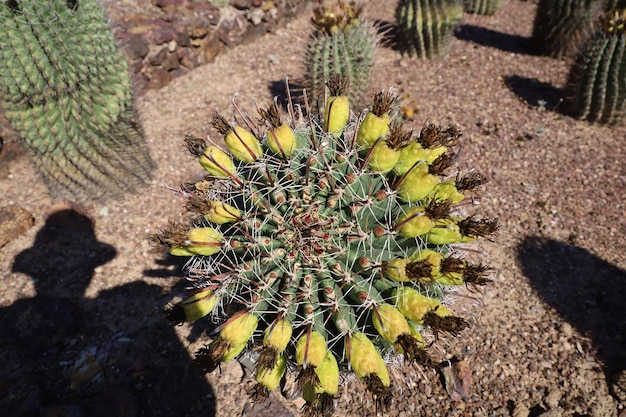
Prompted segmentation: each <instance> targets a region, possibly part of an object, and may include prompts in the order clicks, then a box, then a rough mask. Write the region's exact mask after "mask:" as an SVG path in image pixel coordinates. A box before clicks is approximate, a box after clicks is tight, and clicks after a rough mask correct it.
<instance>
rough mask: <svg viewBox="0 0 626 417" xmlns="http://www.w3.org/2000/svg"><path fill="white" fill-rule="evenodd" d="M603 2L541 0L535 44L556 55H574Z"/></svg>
mask: <svg viewBox="0 0 626 417" xmlns="http://www.w3.org/2000/svg"><path fill="white" fill-rule="evenodd" d="M603 5H604V3H603V2H601V1H598V0H539V4H538V6H537V13H536V15H535V21H534V23H533V33H532V37H531V44H532V48H533V49H534V51H535V52H536V53H538V54H541V55H547V56H552V57H554V58H563V57H569V56H574V55H575V54H576V53H577V52H578V50H579V49H580V46H581V45H582V44H583V43H584V42H585V40H586V39H587V38H588V37H589V36H590V34H591V33H590V30H589V29H590V26H591V24H592V23H593V22H594V21H595V20H596V18H597V17H598V16H599V15H600V14H601V13H602V10H603Z"/></svg>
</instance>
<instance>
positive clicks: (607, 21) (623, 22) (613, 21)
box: [599, 9, 626, 35]
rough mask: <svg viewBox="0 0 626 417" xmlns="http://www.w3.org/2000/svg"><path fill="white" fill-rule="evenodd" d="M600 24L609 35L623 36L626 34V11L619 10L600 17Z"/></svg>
mask: <svg viewBox="0 0 626 417" xmlns="http://www.w3.org/2000/svg"><path fill="white" fill-rule="evenodd" d="M599 20H600V24H601V25H602V28H603V29H604V33H606V34H607V35H623V34H625V33H626V9H618V10H613V11H610V12H607V13H605V14H603V15H602V16H600V19H599Z"/></svg>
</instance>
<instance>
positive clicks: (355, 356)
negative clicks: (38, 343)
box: [152, 75, 497, 415]
mask: <svg viewBox="0 0 626 417" xmlns="http://www.w3.org/2000/svg"><path fill="white" fill-rule="evenodd" d="M328 87H329V90H330V92H331V97H330V100H332V101H333V103H336V105H330V106H326V114H325V115H324V117H323V118H321V117H320V118H319V119H318V118H309V119H307V120H303V121H297V120H295V119H294V118H293V116H292V117H290V118H289V120H288V121H282V120H281V117H280V116H279V115H278V110H277V109H276V105H275V103H270V105H269V108H268V109H261V110H260V114H261V115H262V116H263V118H264V119H265V122H264V125H263V126H260V127H259V126H255V125H254V124H253V123H252V122H251V121H250V120H239V121H237V122H235V123H233V124H232V125H231V126H233V129H235V126H243V125H246V126H247V127H248V128H249V129H250V130H249V131H250V132H253V133H254V135H255V136H256V137H258V138H259V139H258V143H261V144H263V148H264V153H263V154H262V155H257V158H256V160H255V161H253V162H246V161H245V159H239V162H238V163H236V171H235V172H232V171H230V170H228V169H224V170H222V171H221V172H217V171H215V170H214V169H213V168H214V167H215V166H224V167H225V166H230V164H229V163H227V162H226V161H224V160H223V159H218V158H216V157H210V156H209V157H208V159H210V160H212V162H213V166H211V167H210V168H211V169H210V170H207V172H208V173H209V176H208V177H206V178H205V179H204V180H202V181H200V182H196V183H192V184H185V185H183V186H181V190H180V191H181V193H183V195H185V196H186V197H187V203H186V208H187V209H188V210H189V212H190V220H189V221H188V222H187V223H171V224H170V225H169V226H168V227H167V228H165V229H164V230H161V231H160V232H158V233H156V234H155V235H153V236H152V241H153V243H154V244H155V247H156V249H158V250H161V249H165V250H169V251H170V252H171V253H173V254H178V255H192V257H191V260H190V261H189V262H188V263H187V265H188V271H187V272H188V276H189V279H190V280H191V281H192V282H193V285H192V288H191V289H190V291H191V292H190V294H189V295H188V298H187V299H186V300H184V301H182V302H181V303H178V304H174V305H172V306H170V307H168V308H167V309H166V317H168V318H169V319H170V320H171V321H172V322H173V323H180V322H181V321H184V320H187V321H191V320H197V319H198V315H199V314H201V313H205V314H209V313H210V312H208V311H207V309H208V308H213V311H212V314H213V315H214V316H215V317H219V316H220V313H219V312H220V311H229V312H231V313H230V315H231V316H230V318H228V319H227V320H226V322H225V323H224V324H223V325H222V326H220V328H219V329H218V330H219V335H218V336H217V338H216V339H214V340H213V341H212V342H211V343H210V344H209V345H207V346H206V347H205V348H203V349H201V350H200V351H199V352H197V353H196V362H197V363H198V364H199V365H200V367H201V368H202V369H203V370H205V371H207V372H210V371H211V370H213V369H215V368H216V367H217V366H218V364H219V363H220V362H222V361H227V360H231V359H233V358H234V357H235V356H236V355H237V354H239V353H240V352H242V351H243V350H244V349H245V347H243V346H245V345H246V344H247V343H248V340H249V339H253V341H252V343H251V344H252V345H253V344H256V345H257V346H258V347H257V348H253V349H252V350H253V351H255V352H259V354H258V357H257V382H258V385H257V386H255V387H254V388H253V389H251V390H250V395H251V396H252V398H253V399H255V400H262V399H264V398H267V395H268V393H269V390H271V389H274V388H275V387H276V386H277V385H278V382H277V379H280V378H282V377H283V375H284V374H285V373H286V370H285V365H284V362H283V361H284V360H285V358H286V360H287V361H288V362H289V363H290V364H291V366H290V367H287V368H288V369H292V370H293V369H296V370H297V372H298V375H297V378H296V381H297V386H298V387H299V388H300V389H301V390H302V392H303V396H304V398H305V400H306V401H307V405H306V406H305V411H306V415H318V414H320V415H330V413H331V412H332V404H333V401H332V398H333V396H334V395H336V394H337V392H338V381H339V372H349V371H350V370H351V371H353V372H354V373H355V374H356V375H357V377H358V378H360V379H361V380H362V381H363V383H364V384H365V385H366V386H367V387H368V389H369V390H370V391H371V392H372V393H373V394H374V395H375V398H376V400H377V402H379V403H381V404H388V403H389V401H391V399H392V390H391V389H390V386H391V383H392V380H391V378H390V374H389V372H388V369H387V364H386V362H385V360H384V358H387V357H389V354H391V352H394V351H395V352H397V353H399V354H402V355H404V358H405V359H406V360H407V361H419V363H421V364H422V365H425V366H432V364H433V361H432V360H430V356H429V355H428V353H427V352H426V344H425V341H424V338H423V336H422V334H423V335H424V337H427V338H429V337H430V338H431V339H432V338H437V337H438V336H439V335H440V334H444V333H449V334H451V335H457V334H458V333H459V332H460V331H462V330H463V329H464V328H465V327H467V326H468V323H467V321H465V320H464V319H463V318H461V317H456V316H455V315H454V314H453V311H452V309H451V308H449V307H447V306H446V305H445V304H444V301H443V300H444V295H445V294H446V293H447V292H448V290H447V288H448V287H449V286H451V285H452V286H455V285H456V286H458V285H472V286H474V285H484V284H486V283H487V282H489V281H490V279H489V278H488V272H489V268H487V267H485V266H483V265H482V264H480V263H476V262H474V261H470V260H468V259H465V258H463V257H462V256H461V255H460V254H461V252H460V251H458V250H457V248H460V247H461V246H462V245H463V244H464V243H467V242H470V241H473V240H474V239H476V238H478V237H480V236H487V235H491V234H492V233H494V232H495V230H496V228H497V222H496V221H495V220H491V219H485V218H482V219H480V218H478V217H477V216H476V215H475V213H470V214H463V210H465V209H467V207H468V206H471V203H470V201H471V197H470V194H471V193H472V192H473V191H472V190H474V189H475V188H476V187H478V186H479V185H481V184H482V183H484V182H485V178H484V177H482V176H481V175H480V174H478V173H475V172H470V173H469V174H467V175H463V176H459V177H457V179H456V180H447V181H443V179H445V177H444V175H445V174H444V172H445V171H446V170H447V169H448V168H449V166H450V161H451V159H450V157H449V152H451V149H452V147H453V146H454V145H455V144H456V143H457V142H458V140H459V137H460V132H459V131H458V130H457V129H455V128H447V129H443V128H441V127H439V126H437V125H433V124H427V125H426V126H425V127H424V128H423V129H422V130H421V132H420V134H419V135H416V136H414V135H413V134H412V133H411V132H410V131H406V130H403V128H402V126H398V125H396V124H394V123H393V122H391V126H389V124H390V120H391V119H390V117H389V113H390V112H391V111H392V105H393V103H394V102H395V97H394V96H393V95H392V94H391V93H389V92H386V91H383V92H380V93H378V94H376V95H375V97H374V103H373V106H372V109H374V110H373V112H376V114H374V113H368V115H369V114H372V115H373V117H372V118H371V120H370V121H369V122H367V123H366V122H365V121H363V122H362V123H359V120H358V119H357V118H356V117H355V116H352V118H351V119H349V120H346V118H345V117H344V115H345V114H346V112H348V113H349V109H348V107H347V106H348V102H347V101H346V100H344V98H345V97H346V96H345V94H346V92H345V87H346V83H345V81H344V80H342V79H341V77H340V76H339V75H336V76H333V77H331V79H330V80H329V82H328ZM289 108H290V109H293V106H292V104H291V102H290V106H289ZM237 113H238V114H243V112H237ZM290 114H291V115H293V113H292V112H291V111H290ZM309 114H310V113H309ZM385 115H387V117H385ZM268 119H274V120H268ZM215 120H217V119H215ZM333 120H344V126H342V127H341V128H338V126H336V125H335V127H334V128H333V129H332V131H331V129H330V128H329V125H330V124H331V123H332V121H333ZM276 125H279V126H287V127H288V129H289V130H290V131H291V132H293V134H290V133H288V132H287V133H283V134H284V136H285V137H287V138H292V139H291V140H292V142H291V143H288V142H287V141H284V143H283V145H281V149H278V150H272V149H271V148H270V146H269V141H270V138H271V136H272V135H274V134H278V131H277V130H276V129H275V126H276ZM370 129H374V130H375V131H377V132H381V131H382V132H388V133H383V134H382V135H380V136H379V137H377V139H376V140H375V141H374V142H373V143H369V142H368V141H367V140H364V139H362V138H363V137H370V136H371V135H370V133H371V132H369V130H370ZM272 131H274V132H272ZM243 136H244V135H242V137H243ZM246 136H247V135H246ZM185 142H186V146H187V148H188V149H189V150H190V151H191V152H192V154H193V155H195V156H196V157H198V158H200V159H201V158H206V157H207V151H206V149H207V148H210V147H211V146H212V145H208V146H207V144H206V143H205V141H204V140H202V139H198V138H195V137H193V136H188V137H187V138H186V139H185ZM359 143H363V144H364V145H363V147H361V146H360V145H358V144H359ZM227 146H228V148H229V151H230V152H231V153H232V154H233V155H237V154H239V153H241V152H242V150H244V149H250V150H251V149H253V148H254V147H255V146H256V143H254V144H251V143H250V142H249V141H246V143H245V145H244V141H243V140H242V141H241V142H240V143H235V142H230V145H227ZM408 146H411V149H412V151H411V152H408V153H407V154H406V155H405V159H406V161H405V163H409V164H410V165H409V167H408V168H405V169H402V172H404V174H400V173H398V172H396V171H394V168H392V169H390V170H388V172H383V171H382V170H380V169H378V167H379V166H381V165H384V166H387V165H391V166H392V167H393V166H394V164H393V162H390V161H394V160H395V161H397V160H398V155H399V154H401V153H402V150H403V149H405V148H407V147H408ZM286 148H288V149H292V152H291V153H290V154H289V155H287V154H286V152H284V149H286ZM418 151H419V152H418ZM431 154H436V155H439V156H437V157H436V158H434V161H433V162H432V163H429V162H427V159H430V155H431ZM250 155H252V152H251V153H250V154H249V156H250ZM409 160H410V161H409ZM205 168H206V167H205ZM385 171H387V170H386V169H385ZM438 184H443V185H445V187H440V188H436V186H437V185H438ZM452 191H454V192H452ZM459 195H461V198H460V199H459V198H458V197H459ZM451 196H454V198H455V201H457V202H459V201H461V200H463V199H464V197H467V199H466V200H465V203H464V207H465V209H463V208H462V206H461V205H457V204H456V203H453V200H452V199H451V198H452V197H451ZM216 201H218V202H222V203H223V204H225V205H227V206H226V207H232V208H230V209H227V210H226V212H228V213H230V214H228V215H227V216H223V217H220V218H219V219H220V220H223V219H224V218H227V219H228V221H227V222H221V221H220V222H215V221H212V220H210V219H209V218H208V217H207V214H209V213H212V212H213V211H214V210H213V207H214V206H215V205H216V204H217V203H216ZM466 203H469V204H466ZM207 228H208V229H210V230H211V232H210V233H208V232H207V231H206V229H207ZM198 229H200V230H201V231H202V232H201V233H193V231H194V230H198ZM459 245H461V246H459ZM207 249H208V252H204V250H207ZM216 249H217V250H218V251H217V252H215V250H216ZM210 253H212V255H210ZM200 301H202V304H198V303H199V302H200ZM194 304H195V305H194ZM219 305H224V307H223V308H218V306H219ZM241 317H245V320H243V319H241ZM253 336H255V337H253ZM329 355H330V356H329Z"/></svg>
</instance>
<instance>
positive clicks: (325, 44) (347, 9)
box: [304, 1, 380, 102]
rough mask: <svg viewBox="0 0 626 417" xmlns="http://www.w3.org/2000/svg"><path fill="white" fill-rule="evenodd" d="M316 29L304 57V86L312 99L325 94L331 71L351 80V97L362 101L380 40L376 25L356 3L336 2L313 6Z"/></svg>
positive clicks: (353, 100)
mask: <svg viewBox="0 0 626 417" xmlns="http://www.w3.org/2000/svg"><path fill="white" fill-rule="evenodd" d="M313 12H314V17H313V19H312V22H313V26H314V28H313V32H312V33H311V35H310V36H309V39H308V41H307V46H306V56H305V73H306V74H305V78H304V85H305V87H306V88H307V92H308V95H309V99H316V98H317V97H319V98H320V99H321V100H322V101H323V100H324V97H325V94H326V87H325V82H326V80H327V79H328V77H329V76H330V75H332V74H341V75H343V76H344V77H346V78H348V79H349V81H350V90H349V91H348V94H349V98H350V100H351V101H352V102H356V101H359V100H360V99H361V98H362V97H363V94H364V92H365V89H366V88H367V85H368V81H369V77H370V75H371V72H372V68H373V67H374V57H375V54H376V49H377V47H378V44H379V43H380V36H379V34H378V30H377V28H376V27H375V26H374V24H372V23H371V22H369V21H367V20H366V19H364V18H363V17H362V16H361V7H359V6H357V5H356V4H355V2H350V3H348V4H346V3H344V2H343V1H337V2H336V3H333V4H332V5H328V4H326V5H325V6H323V7H322V6H320V7H317V8H315V9H314V11H313Z"/></svg>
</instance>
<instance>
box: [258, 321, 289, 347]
mask: <svg viewBox="0 0 626 417" xmlns="http://www.w3.org/2000/svg"><path fill="white" fill-rule="evenodd" d="M292 332H293V329H292V327H291V324H290V323H289V321H287V320H285V319H281V320H279V321H277V322H276V324H274V325H273V326H270V327H268V328H267V330H265V334H264V336H263V344H264V345H265V346H271V347H273V348H275V349H276V350H277V351H278V352H282V351H284V350H285V349H286V348H287V344H289V340H291V334H292Z"/></svg>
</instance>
